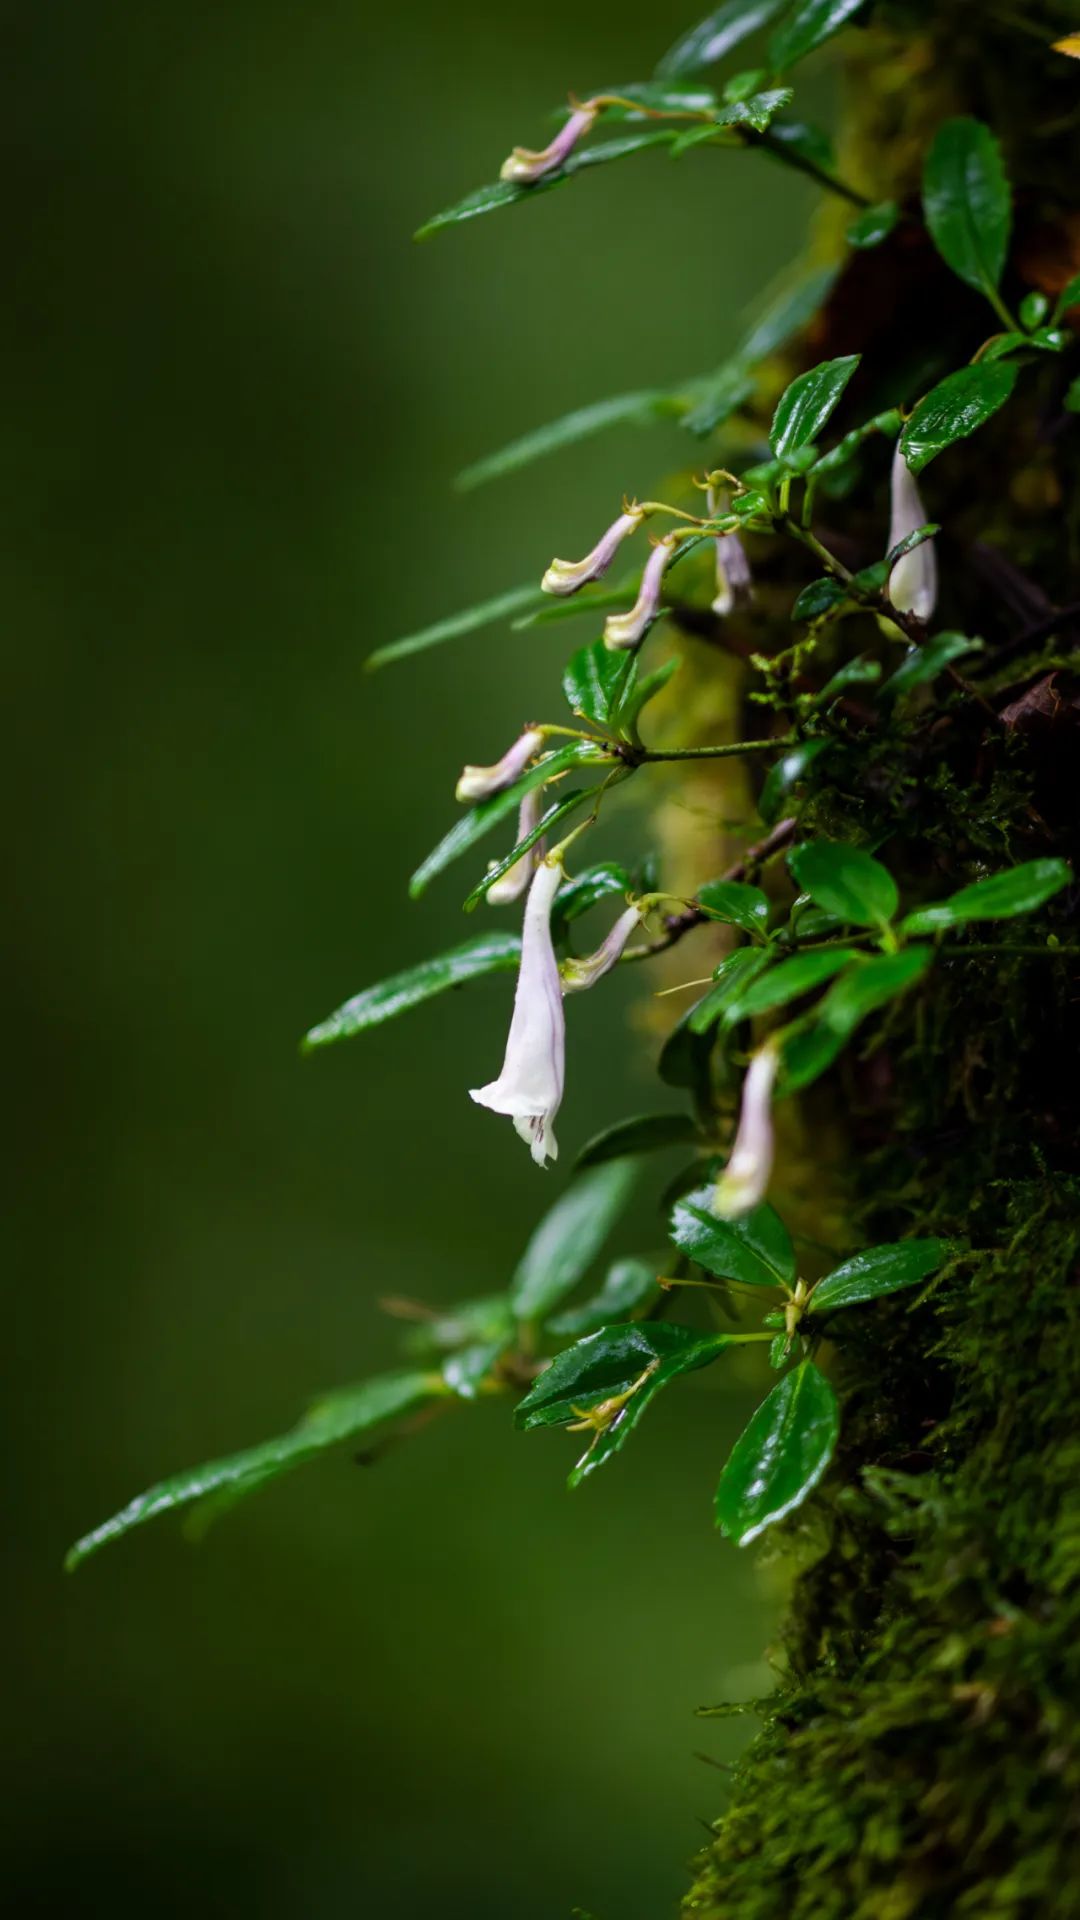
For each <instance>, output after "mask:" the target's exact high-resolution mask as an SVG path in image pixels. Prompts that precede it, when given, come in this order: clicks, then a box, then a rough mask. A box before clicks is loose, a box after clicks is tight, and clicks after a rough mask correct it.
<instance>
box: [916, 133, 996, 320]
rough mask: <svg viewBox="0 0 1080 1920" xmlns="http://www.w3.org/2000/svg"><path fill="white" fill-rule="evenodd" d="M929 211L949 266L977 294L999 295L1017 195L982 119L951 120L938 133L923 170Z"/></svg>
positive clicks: (933, 236) (938, 245)
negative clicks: (991, 293) (1011, 190)
mask: <svg viewBox="0 0 1080 1920" xmlns="http://www.w3.org/2000/svg"><path fill="white" fill-rule="evenodd" d="M923 212H924V213H925V215H926V224H927V227H928V228H929V230H930V237H931V239H932V240H933V242H934V245H935V246H936V248H937V250H938V252H939V253H940V255H941V257H942V259H943V260H944V261H945V264H946V266H949V267H951V268H952V270H953V272H954V273H955V274H957V275H959V278H960V279H961V280H966V282H967V284H968V286H969V287H974V288H975V290H976V292H978V293H985V292H986V291H987V289H988V288H989V289H991V290H992V291H995V292H996V290H997V288H998V286H999V284H1000V281H1001V276H1002V273H1003V272H1004V269H1005V258H1006V255H1007V253H1008V250H1009V230H1010V227H1011V225H1012V195H1011V193H1010V191H1009V183H1008V180H1007V179H1006V177H1005V168H1004V166H1003V164H1002V159H1001V149H1000V147H999V146H998V143H997V141H996V140H995V138H994V136H993V134H992V133H991V131H990V129H989V127H988V126H985V125H984V124H983V122H982V121H981V120H972V119H969V118H964V119H959V120H946V121H945V124H944V125H943V126H941V127H939V128H938V130H937V133H936V135H935V137H934V143H933V145H932V147H931V148H930V151H929V153H928V154H927V156H926V166H925V169H924V171H923Z"/></svg>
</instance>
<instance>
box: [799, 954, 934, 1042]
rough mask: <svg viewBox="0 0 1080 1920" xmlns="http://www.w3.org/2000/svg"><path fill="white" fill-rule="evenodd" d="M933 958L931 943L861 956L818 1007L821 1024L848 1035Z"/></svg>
mask: <svg viewBox="0 0 1080 1920" xmlns="http://www.w3.org/2000/svg"><path fill="white" fill-rule="evenodd" d="M932 960H933V954H932V953H931V951H930V949H929V947H908V948H907V949H906V951H905V952H903V953H884V954H880V955H875V956H874V958H872V959H867V960H861V961H860V962H859V964H858V966H857V967H852V969H851V971H850V973H845V974H844V975H843V977H842V978H841V979H839V980H838V981H837V982H836V984H835V986H832V987H830V989H829V991H828V993H827V994H826V995H825V998H824V1000H823V1001H822V1002H821V1005H820V1007H819V1008H818V1016H819V1019H820V1021H821V1024H822V1025H823V1026H825V1027H827V1028H829V1029H830V1030H831V1031H832V1032H833V1033H836V1034H839V1035H840V1036H841V1037H842V1038H843V1039H845V1040H846V1039H848V1038H849V1037H850V1035H851V1034H853V1033H854V1032H855V1029H856V1027H858V1026H859V1025H860V1024H861V1023H862V1021H863V1020H865V1019H866V1018H867V1016H868V1014H871V1013H876V1012H877V1011H878V1009H879V1008H880V1007H884V1006H887V1005H888V1003H889V1001H890V1000H896V999H898V998H899V996H900V995H901V994H902V993H906V992H907V990H908V988H909V987H913V986H914V985H915V982H916V981H917V980H919V979H921V977H922V975H923V974H924V973H925V972H926V969H927V967H928V966H929V965H930V964H931V961H932Z"/></svg>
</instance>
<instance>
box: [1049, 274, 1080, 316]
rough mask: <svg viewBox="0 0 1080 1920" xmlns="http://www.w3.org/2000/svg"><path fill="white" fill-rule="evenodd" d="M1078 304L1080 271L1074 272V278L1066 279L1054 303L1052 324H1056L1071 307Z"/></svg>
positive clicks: (1079, 300)
mask: <svg viewBox="0 0 1080 1920" xmlns="http://www.w3.org/2000/svg"><path fill="white" fill-rule="evenodd" d="M1078 304H1080V273H1074V274H1073V277H1072V279H1071V280H1067V281H1066V283H1065V285H1064V286H1063V287H1062V289H1061V292H1060V293H1059V294H1058V297H1057V300H1056V301H1055V303H1054V311H1053V314H1052V316H1051V321H1052V324H1053V325H1055V326H1056V325H1057V322H1058V321H1059V320H1060V319H1061V318H1062V316H1063V315H1064V314H1066V313H1068V311H1069V308H1070V307H1075V306H1077V305H1078Z"/></svg>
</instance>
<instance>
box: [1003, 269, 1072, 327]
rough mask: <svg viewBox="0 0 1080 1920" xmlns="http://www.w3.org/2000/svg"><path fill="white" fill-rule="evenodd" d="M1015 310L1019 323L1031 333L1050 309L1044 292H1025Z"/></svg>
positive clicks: (1040, 323)
mask: <svg viewBox="0 0 1080 1920" xmlns="http://www.w3.org/2000/svg"><path fill="white" fill-rule="evenodd" d="M1077 285H1078V286H1080V277H1078V279H1077ZM1017 311H1018V313H1019V316H1020V325H1021V326H1022V327H1025V328H1026V329H1027V331H1028V333H1033V332H1034V330H1035V328H1036V327H1039V326H1041V325H1042V323H1043V321H1044V320H1045V319H1046V316H1047V314H1048V313H1049V311H1050V302H1049V300H1048V299H1047V297H1046V295H1045V293H1036V292H1032V293H1025V295H1024V297H1023V299H1022V300H1021V302H1020V305H1019V308H1018V309H1017Z"/></svg>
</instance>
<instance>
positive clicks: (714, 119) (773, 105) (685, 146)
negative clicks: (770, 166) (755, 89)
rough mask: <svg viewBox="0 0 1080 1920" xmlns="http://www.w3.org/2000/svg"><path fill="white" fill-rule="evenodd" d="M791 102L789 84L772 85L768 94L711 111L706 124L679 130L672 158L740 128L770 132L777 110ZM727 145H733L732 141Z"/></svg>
mask: <svg viewBox="0 0 1080 1920" xmlns="http://www.w3.org/2000/svg"><path fill="white" fill-rule="evenodd" d="M791 101H792V93H791V88H790V87H773V88H772V89H770V90H769V91H768V92H765V93H753V94H751V95H750V96H749V98H748V99H746V100H732V101H731V102H730V103H729V104H728V105H727V106H725V107H718V108H717V109H716V111H715V112H714V113H710V115H709V118H708V121H707V123H705V124H703V125H701V126H696V127H689V128H688V129H687V131H686V132H685V133H680V134H679V135H678V137H677V138H676V140H675V141H674V142H673V144H672V148H671V157H672V159H673V160H675V159H678V157H679V155H680V154H683V153H686V152H687V151H688V150H689V148H691V147H699V146H701V145H703V144H704V143H705V142H707V141H709V140H715V139H716V138H717V137H718V136H720V135H723V134H724V133H729V134H730V133H738V132H739V130H740V128H746V127H748V128H749V129H750V131H751V132H752V133H765V132H767V131H768V129H769V127H770V126H771V125H772V122H773V121H774V120H775V118H776V116H777V114H778V113H782V112H783V110H784V108H785V107H789V106H790V105H791ZM726 144H728V145H730V144H731V143H730V141H729V142H727V143H726Z"/></svg>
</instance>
